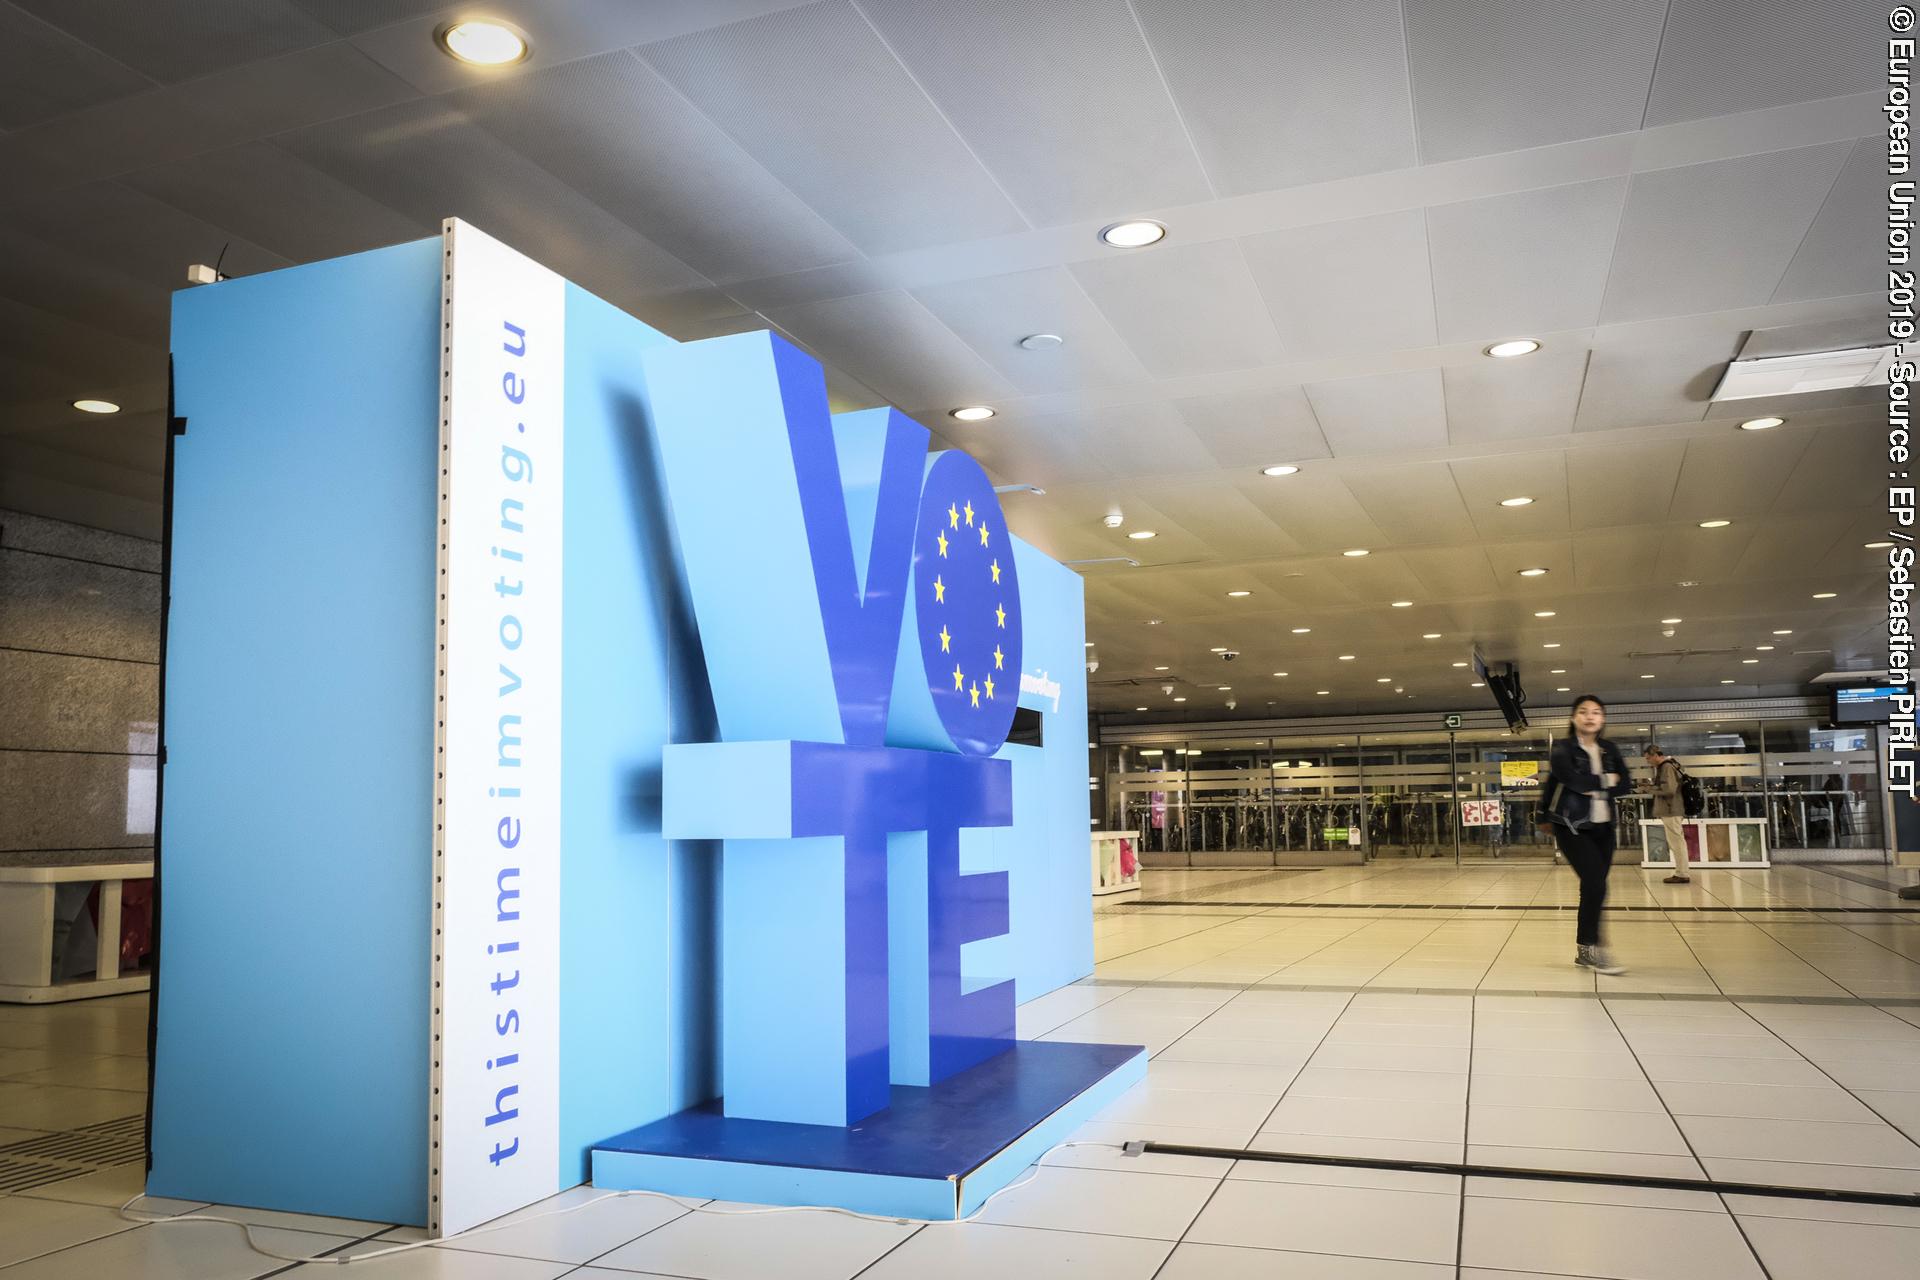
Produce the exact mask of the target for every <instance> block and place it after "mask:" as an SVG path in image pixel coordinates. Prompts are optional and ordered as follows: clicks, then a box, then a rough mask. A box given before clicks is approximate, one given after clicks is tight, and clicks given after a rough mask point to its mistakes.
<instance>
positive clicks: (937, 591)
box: [933, 574, 947, 604]
mask: <svg viewBox="0 0 1920 1280" xmlns="http://www.w3.org/2000/svg"><path fill="white" fill-rule="evenodd" d="M933 602H934V603H935V604H945V603H946V602H947V584H946V583H944V582H942V581H940V578H939V575H937V574H936V575H935V576H934V579H933Z"/></svg>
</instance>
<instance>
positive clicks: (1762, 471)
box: [1668, 430, 1813, 524]
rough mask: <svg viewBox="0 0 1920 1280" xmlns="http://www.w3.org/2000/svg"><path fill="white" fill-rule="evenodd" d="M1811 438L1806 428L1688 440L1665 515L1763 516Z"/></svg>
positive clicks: (1681, 518) (1680, 518)
mask: <svg viewBox="0 0 1920 1280" xmlns="http://www.w3.org/2000/svg"><path fill="white" fill-rule="evenodd" d="M1812 440H1813V435H1812V433H1811V432H1803V431H1802V432H1796V431H1778V430H1776V431H1766V432H1759V431H1729V432H1727V433H1726V434H1725V435H1721V436H1709V437H1702V438H1700V439H1696V440H1690V441H1688V442H1687V457H1686V461H1685V462H1684V463H1683V464H1682V465H1681V467H1680V479H1679V482H1678V483H1677V484H1675V486H1674V490H1673V505H1672V507H1671V508H1670V510H1669V512H1668V518H1669V519H1670V520H1672V521H1673V522H1675V523H1676V524H1678V523H1680V522H1686V523H1688V524H1693V523H1697V522H1698V521H1701V520H1738V519H1743V518H1745V519H1751V518H1754V517H1757V516H1760V515H1763V514H1764V513H1765V512H1766V511H1767V509H1768V508H1769V507H1771V506H1772V505H1773V500H1774V498H1775V497H1776V496H1777V495H1778V494H1779V493H1780V492H1781V490H1782V487H1783V486H1784V485H1785V484H1786V483H1787V478H1788V476H1789V475H1791V474H1792V472H1793V469H1794V467H1795V465H1796V464H1798V463H1799V461H1800V459H1801V456H1802V455H1803V454H1804V453H1806V452H1807V448H1808V446H1809V444H1811V443H1812Z"/></svg>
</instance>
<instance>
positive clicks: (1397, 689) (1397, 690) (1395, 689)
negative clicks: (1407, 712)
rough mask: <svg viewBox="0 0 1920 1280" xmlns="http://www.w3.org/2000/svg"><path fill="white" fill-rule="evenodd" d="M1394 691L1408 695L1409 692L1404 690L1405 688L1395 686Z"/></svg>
mask: <svg viewBox="0 0 1920 1280" xmlns="http://www.w3.org/2000/svg"><path fill="white" fill-rule="evenodd" d="M1393 691H1394V692H1395V693H1406V692H1407V691H1406V689H1404V688H1403V687H1401V686H1400V685H1395V686H1393Z"/></svg>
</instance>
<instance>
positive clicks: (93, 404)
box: [73, 400, 120, 413]
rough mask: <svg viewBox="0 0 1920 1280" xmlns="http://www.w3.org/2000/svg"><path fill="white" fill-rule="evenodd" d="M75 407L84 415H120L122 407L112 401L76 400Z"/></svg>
mask: <svg viewBox="0 0 1920 1280" xmlns="http://www.w3.org/2000/svg"><path fill="white" fill-rule="evenodd" d="M73 407H74V408H76V409H78V410H79V411H80V412H82V413H118V412H120V406H119V405H117V404H115V403H114V402H113V401H111V400H75V401H74V402H73Z"/></svg>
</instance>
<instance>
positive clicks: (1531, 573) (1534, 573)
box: [1520, 569, 1546, 578]
mask: <svg viewBox="0 0 1920 1280" xmlns="http://www.w3.org/2000/svg"><path fill="white" fill-rule="evenodd" d="M1545 572H1546V570H1545V569H1522V570H1521V571H1520V576H1521V577H1523V578H1537V577H1539V576H1540V575H1541V574H1543V573H1545Z"/></svg>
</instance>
